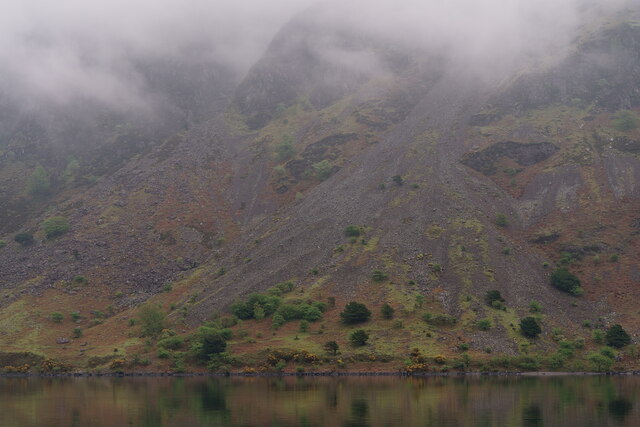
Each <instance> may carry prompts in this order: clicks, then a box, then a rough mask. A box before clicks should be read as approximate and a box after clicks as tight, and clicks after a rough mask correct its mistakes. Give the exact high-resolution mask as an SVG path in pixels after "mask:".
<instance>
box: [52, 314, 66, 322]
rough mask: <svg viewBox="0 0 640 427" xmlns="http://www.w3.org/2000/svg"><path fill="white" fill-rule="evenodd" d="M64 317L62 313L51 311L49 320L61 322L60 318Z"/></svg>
mask: <svg viewBox="0 0 640 427" xmlns="http://www.w3.org/2000/svg"><path fill="white" fill-rule="evenodd" d="M63 319H64V315H63V314H62V313H58V312H55V313H51V320H52V321H54V322H55V323H61V322H62V320H63Z"/></svg>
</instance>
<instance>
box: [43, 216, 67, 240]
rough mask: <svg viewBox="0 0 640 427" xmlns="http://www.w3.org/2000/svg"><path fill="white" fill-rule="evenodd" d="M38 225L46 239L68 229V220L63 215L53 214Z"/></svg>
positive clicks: (59, 234) (63, 232)
mask: <svg viewBox="0 0 640 427" xmlns="http://www.w3.org/2000/svg"><path fill="white" fill-rule="evenodd" d="M40 227H41V228H42V230H43V231H44V235H45V237H46V238H47V239H53V238H54V237H58V236H61V235H63V234H65V233H66V232H67V231H69V221H67V218H65V217H63V216H54V217H51V218H48V219H46V220H45V221H43V223H42V224H41V225H40Z"/></svg>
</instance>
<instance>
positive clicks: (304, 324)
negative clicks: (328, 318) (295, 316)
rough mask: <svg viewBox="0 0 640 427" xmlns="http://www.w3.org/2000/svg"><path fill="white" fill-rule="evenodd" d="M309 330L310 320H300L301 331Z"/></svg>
mask: <svg viewBox="0 0 640 427" xmlns="http://www.w3.org/2000/svg"><path fill="white" fill-rule="evenodd" d="M308 330H309V322H308V321H306V320H304V319H303V320H301V321H300V332H307V331H308Z"/></svg>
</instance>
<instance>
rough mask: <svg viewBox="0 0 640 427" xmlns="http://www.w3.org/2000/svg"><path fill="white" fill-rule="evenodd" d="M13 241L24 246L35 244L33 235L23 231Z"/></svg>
mask: <svg viewBox="0 0 640 427" xmlns="http://www.w3.org/2000/svg"><path fill="white" fill-rule="evenodd" d="M13 240H15V241H16V242H18V243H20V244H21V245H22V246H28V245H30V244H32V243H33V234H31V233H27V232H25V231H23V232H22V233H18V234H16V235H15V237H14V238H13Z"/></svg>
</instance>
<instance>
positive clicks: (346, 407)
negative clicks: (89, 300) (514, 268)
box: [0, 377, 640, 427]
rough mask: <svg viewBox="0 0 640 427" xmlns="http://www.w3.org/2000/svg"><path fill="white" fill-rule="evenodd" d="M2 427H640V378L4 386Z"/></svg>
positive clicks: (103, 381) (0, 387)
mask: <svg viewBox="0 0 640 427" xmlns="http://www.w3.org/2000/svg"><path fill="white" fill-rule="evenodd" d="M0 393H1V396H0V409H1V410H0V426H21V427H22V426H39V427H40V426H181V427H191V426H337V427H338V426H351V427H356V426H634V427H637V426H640V378H638V377H536V378H522V377H521V378H517V377H500V378H396V377H375V378H374V377H347V378H326V377H323V378H307V377H304V378H295V377H285V378H203V377H186V378H0Z"/></svg>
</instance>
